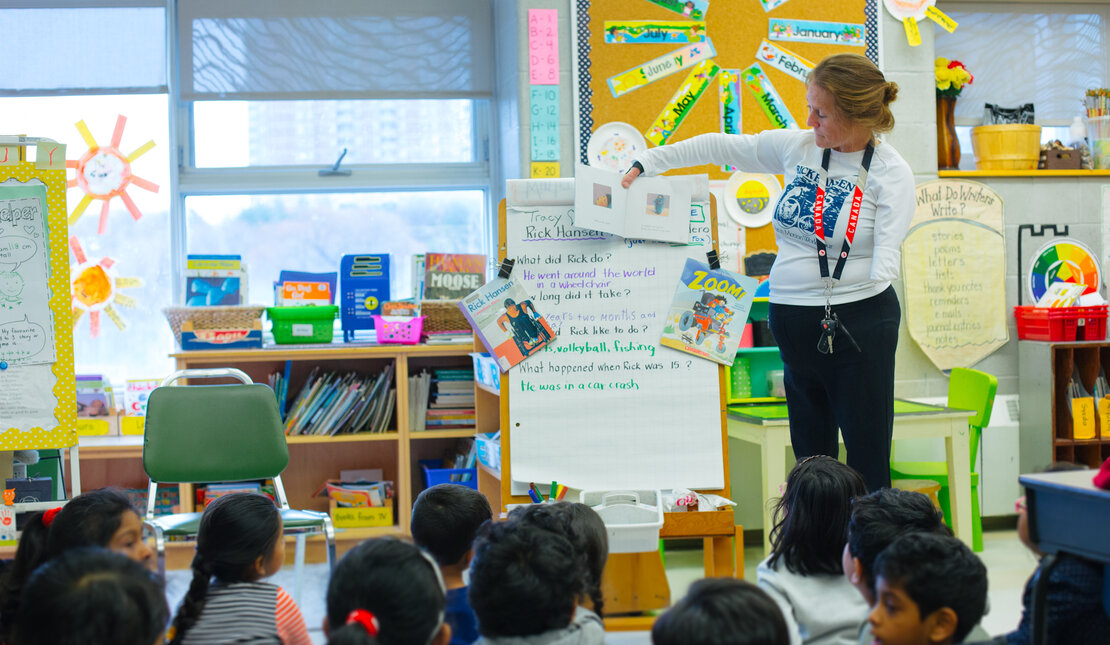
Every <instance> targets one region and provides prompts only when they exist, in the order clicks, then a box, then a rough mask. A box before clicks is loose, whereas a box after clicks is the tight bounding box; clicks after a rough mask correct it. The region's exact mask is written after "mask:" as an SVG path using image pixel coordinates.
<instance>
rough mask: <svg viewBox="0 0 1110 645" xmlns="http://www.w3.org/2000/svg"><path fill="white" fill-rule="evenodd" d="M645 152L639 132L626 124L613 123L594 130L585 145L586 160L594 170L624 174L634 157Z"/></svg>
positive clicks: (645, 146)
mask: <svg viewBox="0 0 1110 645" xmlns="http://www.w3.org/2000/svg"><path fill="white" fill-rule="evenodd" d="M645 150H647V141H645V140H644V135H642V134H640V131H639V130H637V129H636V128H634V127H632V126H631V125H629V124H627V123H622V122H620V121H613V122H610V123H606V124H604V125H602V126H601V127H599V128H598V129H597V130H594V133H593V134H592V135H590V142H589V143H588V144H586V158H587V161H588V162H589V164H590V165H591V166H593V167H594V168H605V169H606V170H615V171H617V172H624V171H625V170H628V167H629V166H631V165H632V161H633V160H634V159H635V158H636V155H638V154H640V153H641V152H643V151H645Z"/></svg>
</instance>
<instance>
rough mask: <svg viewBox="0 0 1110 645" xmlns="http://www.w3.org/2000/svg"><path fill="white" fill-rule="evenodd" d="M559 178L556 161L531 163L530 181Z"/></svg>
mask: <svg viewBox="0 0 1110 645" xmlns="http://www.w3.org/2000/svg"><path fill="white" fill-rule="evenodd" d="M558 177H559V162H558V161H533V162H532V179H556V178H558Z"/></svg>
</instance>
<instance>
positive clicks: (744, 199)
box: [724, 172, 782, 228]
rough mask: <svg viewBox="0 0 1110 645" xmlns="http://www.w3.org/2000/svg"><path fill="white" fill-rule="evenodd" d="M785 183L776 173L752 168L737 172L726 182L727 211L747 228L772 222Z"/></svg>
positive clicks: (734, 219)
mask: <svg viewBox="0 0 1110 645" xmlns="http://www.w3.org/2000/svg"><path fill="white" fill-rule="evenodd" d="M781 194H782V185H781V184H779V180H778V179H777V178H776V177H775V176H774V175H764V174H756V173H750V172H736V173H733V174H732V176H731V177H729V179H728V183H727V184H725V189H724V196H725V212H726V213H728V216H729V217H731V218H732V219H733V221H735V222H736V223H737V224H739V225H740V226H743V227H745V228H759V227H760V226H765V225H767V224H770V223H771V215H772V213H774V211H775V204H776V203H777V202H778V200H779V195H781Z"/></svg>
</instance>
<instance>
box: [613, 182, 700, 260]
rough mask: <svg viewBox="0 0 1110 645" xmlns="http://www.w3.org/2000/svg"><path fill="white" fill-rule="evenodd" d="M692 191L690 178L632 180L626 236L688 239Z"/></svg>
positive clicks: (678, 240)
mask: <svg viewBox="0 0 1110 645" xmlns="http://www.w3.org/2000/svg"><path fill="white" fill-rule="evenodd" d="M692 190H693V182H692V181H690V179H689V178H687V177H640V178H639V179H637V180H636V181H634V182H632V185H631V186H629V187H628V204H629V206H628V220H627V225H626V226H625V237H635V238H645V239H649V240H664V241H667V242H678V243H681V244H685V243H686V242H688V241H689V240H690V218H689V213H690V193H691V192H692Z"/></svg>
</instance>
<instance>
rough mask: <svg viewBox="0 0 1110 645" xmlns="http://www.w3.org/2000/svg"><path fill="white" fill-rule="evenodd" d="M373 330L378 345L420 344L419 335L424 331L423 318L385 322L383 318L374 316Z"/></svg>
mask: <svg viewBox="0 0 1110 645" xmlns="http://www.w3.org/2000/svg"><path fill="white" fill-rule="evenodd" d="M374 330H375V331H376V332H377V334H378V342H379V343H392V344H396V345H415V344H417V343H419V342H420V334H421V332H422V331H423V330H424V316H417V317H415V318H405V319H402V320H398V319H396V318H394V319H391V320H386V319H385V317H383V316H374Z"/></svg>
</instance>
